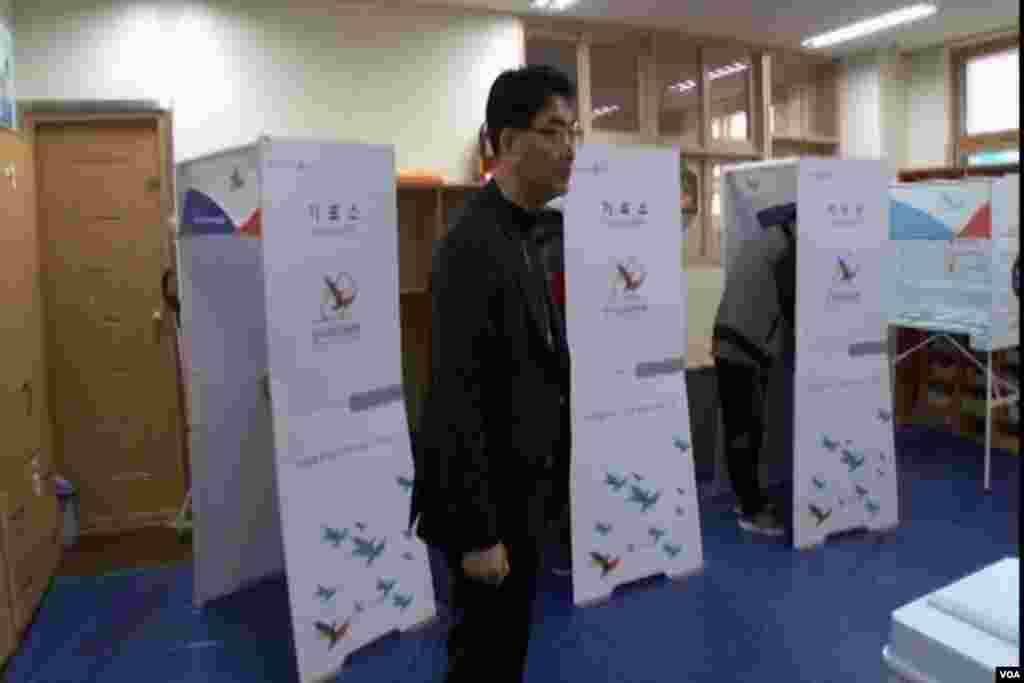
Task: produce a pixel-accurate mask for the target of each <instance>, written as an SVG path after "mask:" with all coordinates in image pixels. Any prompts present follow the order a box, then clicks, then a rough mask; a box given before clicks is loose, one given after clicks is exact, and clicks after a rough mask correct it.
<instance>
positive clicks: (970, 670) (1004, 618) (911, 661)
mask: <svg viewBox="0 0 1024 683" xmlns="http://www.w3.org/2000/svg"><path fill="white" fill-rule="evenodd" d="M1019 574H1020V562H1019V560H1018V559H1017V558H1015V557H1010V558H1006V559H1005V560H1002V561H1000V562H997V563H996V564H994V565H991V566H989V567H986V568H985V569H983V570H981V571H979V572H977V573H975V574H971V575H970V576H968V577H966V578H964V579H961V580H960V581H957V582H956V583H954V584H952V585H950V586H947V587H946V588H943V589H941V590H938V591H935V592H934V593H931V594H929V595H926V596H924V597H922V598H920V599H918V600H915V601H914V602H911V603H910V604H907V605H904V606H903V607H900V608H899V609H897V610H895V611H894V612H893V614H892V635H891V637H890V642H889V644H888V645H887V646H886V647H885V649H884V650H883V653H882V656H883V658H884V660H885V662H886V664H887V666H888V668H889V671H890V679H889V680H890V683H974V682H975V681H977V682H978V683H982V682H984V683H989V682H990V681H992V680H993V676H994V675H995V669H996V667H998V666H1017V665H1019V664H1020V624H1019V622H1020V619H1019V615H1018V610H1019V605H1020V591H1019V588H1018V580H1019V579H1018V576H1019Z"/></svg>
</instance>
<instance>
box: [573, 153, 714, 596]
mask: <svg viewBox="0 0 1024 683" xmlns="http://www.w3.org/2000/svg"><path fill="white" fill-rule="evenodd" d="M679 198H680V186H679V153H678V151H677V150H643V149H639V148H628V147H614V146H609V145H584V146H582V147H581V148H580V149H579V150H578V151H577V157H576V167H575V168H574V171H573V177H572V184H571V188H570V192H569V195H568V197H567V200H566V214H565V220H566V223H565V225H566V229H565V268H566V288H567V311H566V323H567V327H568V337H569V342H570V346H571V348H572V353H573V365H572V371H573V375H572V382H573V390H572V396H573V469H572V505H573V514H572V521H573V600H574V602H575V603H576V604H584V603H588V602H591V601H593V600H596V599H599V598H601V597H604V596H607V595H608V594H609V593H610V592H611V591H612V590H613V589H614V588H615V587H616V586H618V585H621V584H623V583H627V582H629V581H633V580H636V579H640V578H644V577H648V576H652V575H656V574H662V573H663V574H667V575H669V576H678V575H683V574H687V573H690V572H693V571H695V570H697V569H699V568H700V567H701V566H702V565H703V555H702V549H701V538H700V520H699V514H698V508H697V497H696V485H695V476H694V466H693V453H692V445H691V439H690V420H689V411H688V406H687V402H686V385H685V349H686V318H685V303H684V298H685V289H684V284H685V281H684V279H683V273H682V271H681V269H680V266H679V254H680V253H681V249H682V239H683V232H682V225H681V214H680V209H679Z"/></svg>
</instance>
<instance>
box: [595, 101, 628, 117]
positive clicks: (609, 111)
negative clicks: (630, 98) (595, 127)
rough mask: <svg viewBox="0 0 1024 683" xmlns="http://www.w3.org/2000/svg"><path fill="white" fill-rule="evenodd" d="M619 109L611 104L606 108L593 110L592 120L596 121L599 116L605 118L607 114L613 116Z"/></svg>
mask: <svg viewBox="0 0 1024 683" xmlns="http://www.w3.org/2000/svg"><path fill="white" fill-rule="evenodd" d="M620 109H622V107H620V106H619V105H617V104H612V105H609V106H607V107H598V108H597V109H595V110H594V118H595V119H596V118H598V117H599V116H607V115H608V114H614V113H615V112H617V111H619V110H620Z"/></svg>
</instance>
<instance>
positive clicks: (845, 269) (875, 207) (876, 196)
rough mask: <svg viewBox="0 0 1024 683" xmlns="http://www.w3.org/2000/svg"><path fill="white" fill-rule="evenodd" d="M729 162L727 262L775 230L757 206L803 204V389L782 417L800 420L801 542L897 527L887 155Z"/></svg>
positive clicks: (798, 357) (796, 443) (799, 295)
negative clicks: (886, 302)
mask: <svg viewBox="0 0 1024 683" xmlns="http://www.w3.org/2000/svg"><path fill="white" fill-rule="evenodd" d="M725 173H726V176H725V177H726V182H725V183H723V187H724V190H725V191H724V207H725V216H726V217H727V219H728V220H727V222H726V229H727V233H726V236H725V240H724V241H725V252H724V254H725V260H726V264H727V267H728V264H729V263H730V260H731V259H730V254H737V253H739V250H740V249H741V248H742V245H743V243H744V242H745V241H747V240H755V239H757V235H758V234H759V232H760V231H763V230H771V229H777V228H776V227H775V226H774V225H773V224H772V222H771V221H768V222H765V221H764V220H762V219H760V218H759V216H762V217H763V216H764V215H765V212H769V213H770V212H772V211H781V210H784V209H787V208H788V209H789V210H792V209H795V212H796V245H797V247H796V248H797V259H796V269H797V271H796V312H795V320H796V335H795V349H794V356H795V359H794V367H793V375H792V382H793V385H794V392H793V393H794V397H793V413H792V415H790V416H786V417H785V418H784V419H787V420H791V424H792V441H791V447H792V477H793V486H792V489H793V542H794V545H795V546H796V547H798V548H799V547H808V546H813V545H816V544H818V543H821V542H823V541H824V540H825V539H826V538H827V537H828V536H829V535H831V534H834V533H837V532H840V531H845V530H850V529H855V528H861V527H867V528H871V529H885V528H889V527H892V526H894V525H895V524H896V523H897V521H898V505H897V480H896V476H895V469H894V452H895V445H894V436H893V426H892V417H891V404H892V400H891V389H890V386H889V380H888V372H889V370H888V361H887V356H886V350H887V347H886V342H885V336H886V323H887V318H886V310H885V308H884V306H883V286H884V281H883V277H882V276H883V272H884V271H883V268H884V265H883V264H884V260H885V251H884V250H885V236H886V234H887V230H888V226H887V214H886V210H887V204H886V197H887V193H886V189H887V182H886V180H885V178H886V174H885V169H884V166H883V164H882V163H881V162H874V161H859V160H858V161H854V160H817V159H815V160H786V161H780V162H766V163H755V164H744V165H740V166H733V167H730V168H728V169H726V172H725ZM766 258H768V256H767V255H766ZM726 276H727V278H728V277H729V274H728V272H727V275H726ZM761 295H762V296H763V295H764V293H761ZM770 298H772V300H773V301H775V298H774V297H770ZM775 303H776V305H777V301H775ZM777 381H782V380H781V379H779V380H777ZM766 428H767V430H768V432H769V433H773V432H780V431H781V432H782V433H785V432H786V431H788V430H787V429H785V426H780V425H776V424H768V425H767V427H766ZM775 441H776V442H777V439H776V440H775Z"/></svg>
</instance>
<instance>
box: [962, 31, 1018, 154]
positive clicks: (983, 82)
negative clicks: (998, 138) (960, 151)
mask: <svg viewBox="0 0 1024 683" xmlns="http://www.w3.org/2000/svg"><path fill="white" fill-rule="evenodd" d="M964 78H965V80H966V102H965V107H966V114H967V115H966V117H965V118H966V133H967V135H978V134H979V133H993V132H997V131H1002V130H1013V129H1015V128H1020V50H1019V49H1017V48H1013V49H1011V50H1006V51H1005V52H999V53H997V54H993V55H985V56H984V57H976V58H974V59H970V60H968V61H967V68H966V70H965V75H964Z"/></svg>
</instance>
